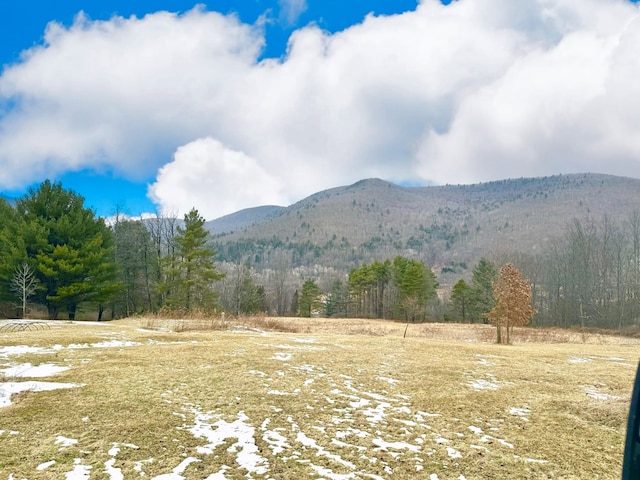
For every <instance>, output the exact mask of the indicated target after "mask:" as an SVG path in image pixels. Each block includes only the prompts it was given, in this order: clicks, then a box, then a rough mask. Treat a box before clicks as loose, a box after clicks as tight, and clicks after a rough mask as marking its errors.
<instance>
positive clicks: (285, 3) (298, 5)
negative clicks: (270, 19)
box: [278, 0, 307, 25]
mask: <svg viewBox="0 0 640 480" xmlns="http://www.w3.org/2000/svg"><path fill="white" fill-rule="evenodd" d="M278 5H279V6H280V16H281V18H282V20H284V21H285V22H286V24H287V25H295V24H296V22H297V21H298V18H300V15H302V14H303V13H304V12H305V10H306V9H307V1H306V0H278Z"/></svg>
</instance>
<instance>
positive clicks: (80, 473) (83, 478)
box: [64, 458, 91, 480]
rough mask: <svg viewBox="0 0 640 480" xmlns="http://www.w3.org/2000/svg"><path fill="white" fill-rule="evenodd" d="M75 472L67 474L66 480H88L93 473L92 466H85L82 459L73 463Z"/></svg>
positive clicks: (77, 459)
mask: <svg viewBox="0 0 640 480" xmlns="http://www.w3.org/2000/svg"><path fill="white" fill-rule="evenodd" d="M73 465H74V467H73V470H71V471H70V472H67V473H66V474H65V476H64V478H65V480H88V479H89V474H90V473H91V465H83V464H82V459H81V458H76V459H75V460H74V461H73Z"/></svg>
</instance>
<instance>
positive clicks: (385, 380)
mask: <svg viewBox="0 0 640 480" xmlns="http://www.w3.org/2000/svg"><path fill="white" fill-rule="evenodd" d="M376 379H377V380H380V381H382V382H387V383H390V384H391V385H395V384H396V383H400V380H396V379H395V378H389V377H376Z"/></svg>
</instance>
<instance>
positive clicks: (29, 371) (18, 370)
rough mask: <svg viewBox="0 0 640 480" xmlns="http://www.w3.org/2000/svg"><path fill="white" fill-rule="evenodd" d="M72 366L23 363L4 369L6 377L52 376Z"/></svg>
mask: <svg viewBox="0 0 640 480" xmlns="http://www.w3.org/2000/svg"><path fill="white" fill-rule="evenodd" d="M69 368H70V367H62V366H59V365H53V364H51V363H44V364H42V365H38V366H35V367H34V366H33V365H31V364H30V363H21V364H20V365H15V366H13V367H9V368H5V369H4V370H2V372H4V375H5V376H6V377H31V378H36V377H38V378H40V377H50V376H51V375H55V374H56V373H60V372H64V371H65V370H69Z"/></svg>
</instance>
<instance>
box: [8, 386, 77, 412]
mask: <svg viewBox="0 0 640 480" xmlns="http://www.w3.org/2000/svg"><path fill="white" fill-rule="evenodd" d="M82 386H84V385H83V384H79V383H55V382H4V383H0V408H3V407H8V406H9V405H11V395H13V394H16V393H22V392H45V391H50V390H58V389H61V388H77V387H82Z"/></svg>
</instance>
